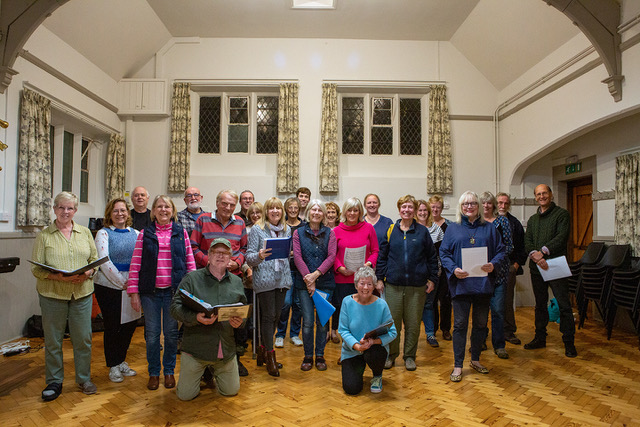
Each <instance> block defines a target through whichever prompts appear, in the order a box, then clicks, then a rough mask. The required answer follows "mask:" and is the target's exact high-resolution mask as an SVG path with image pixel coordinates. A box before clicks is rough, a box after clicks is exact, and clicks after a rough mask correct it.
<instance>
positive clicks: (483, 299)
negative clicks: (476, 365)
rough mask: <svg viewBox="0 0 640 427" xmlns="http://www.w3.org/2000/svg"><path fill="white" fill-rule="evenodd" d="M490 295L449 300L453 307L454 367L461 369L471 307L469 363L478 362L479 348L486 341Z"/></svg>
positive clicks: (463, 296) (464, 296)
mask: <svg viewBox="0 0 640 427" xmlns="http://www.w3.org/2000/svg"><path fill="white" fill-rule="evenodd" d="M490 301H491V295H460V296H457V297H455V298H453V299H452V300H451V305H453V334H452V335H453V358H454V365H453V366H454V367H456V368H462V364H463V363H464V354H465V347H466V344H467V331H468V329H469V312H470V311H471V306H473V314H472V322H473V323H472V327H471V361H478V360H480V348H481V347H482V343H483V342H484V340H485V339H487V319H488V318H489V302H490Z"/></svg>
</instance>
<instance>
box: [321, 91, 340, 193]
mask: <svg viewBox="0 0 640 427" xmlns="http://www.w3.org/2000/svg"><path fill="white" fill-rule="evenodd" d="M337 88H338V85H336V84H335V83H323V84H322V128H321V136H320V192H321V193H337V192H338V93H337Z"/></svg>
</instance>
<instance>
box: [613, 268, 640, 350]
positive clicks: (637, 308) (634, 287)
mask: <svg viewBox="0 0 640 427" xmlns="http://www.w3.org/2000/svg"><path fill="white" fill-rule="evenodd" d="M618 308H621V309H624V310H627V312H628V313H629V316H630V317H631V319H632V321H633V325H634V327H635V329H636V333H637V334H639V337H640V259H638V258H636V259H635V260H634V261H633V262H632V263H631V268H630V269H629V270H623V269H616V270H614V271H613V278H612V279H611V302H610V307H609V310H610V313H611V314H610V315H609V319H608V321H607V339H611V331H612V330H613V325H614V323H615V319H616V312H617V309H618Z"/></svg>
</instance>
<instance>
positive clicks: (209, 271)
mask: <svg viewBox="0 0 640 427" xmlns="http://www.w3.org/2000/svg"><path fill="white" fill-rule="evenodd" d="M534 194H535V198H536V201H537V203H538V205H539V207H538V211H537V213H536V214H535V215H533V216H532V217H531V218H530V219H529V221H528V224H527V231H526V233H525V232H524V230H523V227H522V224H521V223H520V221H519V220H518V219H516V218H515V217H513V216H512V215H511V214H510V213H509V210H510V203H511V200H510V197H509V195H508V194H505V193H498V195H497V197H495V196H493V194H491V193H489V192H485V193H483V194H482V195H481V196H478V195H477V194H476V193H473V192H470V191H467V192H465V193H463V194H462V196H461V197H460V199H459V201H458V204H457V209H456V210H457V218H456V221H455V222H454V221H450V220H448V219H445V218H443V217H442V215H441V214H442V211H443V209H444V200H443V199H442V197H441V196H438V195H435V196H433V197H431V198H430V199H429V200H428V201H426V200H417V199H415V198H414V197H413V196H411V195H406V196H403V197H401V198H400V199H399V200H398V201H397V208H398V215H399V219H398V220H397V221H395V222H394V221H392V220H391V219H390V218H387V217H385V216H383V215H381V214H380V213H379V208H380V199H379V197H378V196H377V195H375V194H368V195H367V196H365V198H364V204H363V203H362V202H361V201H360V200H359V199H358V198H355V197H353V198H349V199H348V200H347V201H346V202H345V203H344V205H343V206H342V209H341V208H340V207H339V206H338V205H337V204H336V203H334V202H329V203H324V202H322V201H320V200H318V199H311V192H310V191H309V189H308V188H304V187H302V188H300V189H299V190H298V192H297V194H296V197H292V198H290V199H287V200H286V201H285V202H284V203H283V202H282V201H281V200H280V199H278V198H276V197H271V198H269V199H268V200H266V201H265V202H264V204H261V203H259V202H256V201H255V198H254V195H253V193H252V192H251V191H248V190H245V191H243V192H242V193H240V195H238V194H236V193H235V192H234V191H231V190H223V191H221V192H220V193H218V195H217V197H216V210H215V211H214V212H205V211H204V210H203V209H202V200H203V196H202V193H201V192H200V190H199V189H198V188H195V187H189V188H187V189H186V190H185V192H184V202H185V205H186V207H185V209H184V210H182V211H180V212H178V211H177V209H176V206H175V204H174V203H173V201H172V199H171V198H170V197H168V196H166V195H159V196H157V197H156V198H155V199H154V200H153V203H152V206H151V209H148V208H147V204H148V201H149V194H148V192H147V191H146V189H144V188H143V187H137V188H135V189H134V191H133V193H132V196H131V202H132V204H133V209H131V210H129V208H128V206H127V202H126V200H125V199H122V198H116V199H114V200H111V201H110V202H109V203H108V204H107V207H106V209H105V217H104V228H103V229H101V230H99V231H98V232H97V235H96V237H95V241H94V238H93V236H92V234H91V232H90V231H89V230H88V229H87V228H85V227H83V226H81V225H79V224H77V223H76V222H74V221H73V217H74V214H75V213H76V211H77V207H78V199H77V197H76V196H75V195H73V194H71V193H68V192H62V193H60V194H59V195H58V196H56V198H55V200H54V206H53V208H54V213H55V216H56V219H55V221H54V222H53V223H52V224H51V225H50V226H49V227H47V228H45V229H44V230H43V231H42V232H41V233H40V234H39V235H38V236H37V238H36V242H35V245H34V249H33V259H34V261H36V262H39V263H42V264H45V265H47V266H51V267H54V268H57V269H60V270H74V269H76V268H80V267H83V266H85V265H87V264H89V263H91V262H93V261H96V260H98V259H99V258H102V257H104V256H108V261H107V262H106V263H104V264H102V265H101V266H100V267H99V268H96V269H92V270H89V271H87V272H85V273H82V274H79V275H65V274H62V273H53V272H51V271H49V270H47V269H45V268H42V267H40V266H37V265H34V266H33V267H32V271H33V274H34V276H36V278H37V279H38V281H37V291H38V294H39V299H40V306H41V309H42V316H43V327H44V332H45V365H46V383H47V386H46V388H45V389H44V390H43V392H42V399H43V400H45V401H50V400H53V399H55V398H57V397H58V396H59V395H60V393H61V392H62V382H63V379H64V372H63V364H62V339H63V336H64V333H65V327H66V325H67V320H68V327H69V333H70V335H71V338H72V344H73V348H74V363H75V367H76V382H77V384H78V385H79V387H80V389H81V391H82V392H84V393H86V394H93V393H95V392H96V386H95V385H94V384H93V383H92V382H91V377H90V364H91V305H92V297H91V295H92V293H93V292H94V289H95V295H96V299H97V301H98V304H99V306H100V309H101V312H102V316H103V318H104V328H105V331H104V352H105V360H106V364H107V367H108V368H109V379H110V380H111V381H113V382H121V381H123V380H124V378H125V377H127V376H133V375H136V372H135V371H134V370H133V369H131V368H130V367H129V365H128V363H127V362H126V355H127V350H128V348H129V345H130V342H131V338H132V335H133V332H134V330H135V327H136V324H137V319H136V318H135V316H133V318H132V316H131V315H130V313H129V311H130V310H129V306H130V307H131V309H132V310H133V311H135V312H140V311H142V312H143V313H144V325H145V331H144V337H145V341H146V352H147V363H148V374H149V380H148V383H147V388H148V389H150V390H155V389H158V388H159V385H160V374H161V372H162V374H163V384H164V387H165V388H173V387H175V386H176V379H175V376H174V374H175V372H174V370H175V366H176V355H177V354H178V351H180V354H181V365H180V366H181V367H180V370H181V371H180V376H179V380H178V382H177V396H178V397H179V398H180V399H182V400H190V399H193V398H194V397H196V396H197V395H198V393H199V392H200V386H201V381H204V382H205V383H207V384H208V385H210V386H213V385H214V383H215V387H216V388H217V390H218V392H219V393H220V394H222V395H235V394H237V393H238V390H239V387H240V382H239V376H243V375H248V371H247V369H246V367H244V366H243V364H242V362H241V361H240V356H241V355H242V354H243V352H244V350H245V348H246V347H247V341H248V339H249V332H250V331H251V328H256V329H257V330H258V331H259V338H258V340H257V342H255V343H254V349H255V350H256V353H257V365H258V366H263V365H264V366H265V367H266V370H267V373H268V374H269V375H271V376H274V377H278V376H280V369H282V364H281V363H279V362H278V361H277V357H276V350H275V348H278V347H282V346H283V341H284V338H285V336H286V329H287V322H288V321H289V318H290V337H291V342H292V343H293V344H294V345H301V346H302V347H303V350H304V357H303V359H302V363H301V365H300V369H301V370H302V371H309V370H311V369H313V367H314V366H315V368H316V369H317V370H319V371H324V370H326V369H327V361H326V360H325V358H324V351H325V347H326V344H327V342H328V341H332V342H335V343H339V342H340V341H342V350H341V357H340V360H339V361H338V363H339V364H341V369H342V385H343V389H344V391H345V392H346V393H348V394H357V393H359V392H360V391H361V390H362V388H363V376H364V372H365V368H366V366H369V367H370V368H371V370H372V373H373V377H372V379H371V383H370V390H371V392H374V393H377V392H380V391H382V372H383V369H391V368H392V367H393V366H395V362H396V359H397V358H398V357H399V356H400V344H401V343H400V331H401V330H402V329H403V328H404V341H403V343H402V357H403V359H402V360H403V362H404V366H405V368H406V369H407V370H409V371H413V370H415V369H417V365H416V352H417V348H418V341H419V336H420V322H421V321H422V322H423V324H424V328H425V333H426V339H427V344H428V345H430V346H432V347H438V346H439V343H438V341H437V338H436V331H437V330H438V328H440V329H441V331H442V338H443V339H445V340H452V341H453V353H454V367H453V371H452V372H451V375H450V379H451V381H453V382H458V381H461V379H462V368H463V362H464V357H465V346H466V342H467V332H468V325H469V315H470V313H472V328H471V329H472V331H471V348H470V353H471V365H470V366H471V367H472V368H473V369H474V370H476V371H478V372H480V373H483V374H486V373H488V372H489V370H488V368H486V367H485V366H484V365H483V364H481V363H480V354H481V352H482V350H484V349H486V339H487V337H488V328H487V323H488V316H489V313H491V325H492V328H491V329H492V331H491V343H492V346H493V350H494V352H495V353H496V355H497V356H498V357H500V358H508V357H509V355H508V353H507V352H506V350H505V342H507V341H508V342H510V343H513V344H520V340H519V339H518V338H517V336H516V335H515V332H516V325H515V318H514V313H513V293H514V287H515V277H516V275H517V274H522V271H523V270H522V266H523V265H524V263H525V262H526V260H527V259H529V260H530V268H531V276H532V284H533V290H534V295H535V298H536V309H535V316H536V319H535V337H534V338H533V340H532V341H531V342H529V343H528V344H525V346H524V348H525V349H536V348H542V347H544V346H545V345H546V326H547V323H548V312H547V308H546V304H547V300H548V288H549V287H551V288H552V290H553V293H554V296H555V297H556V299H557V300H558V304H559V307H560V313H561V326H560V329H561V331H562V333H563V341H564V344H565V354H566V356H567V357H575V356H576V355H577V351H576V349H575V346H574V333H575V327H574V324H573V315H572V310H571V304H570V302H569V297H568V288H567V283H566V280H565V279H559V280H554V281H550V282H544V281H543V280H542V278H541V275H540V271H539V268H540V269H543V270H544V269H547V268H548V265H547V262H546V260H547V259H549V258H555V257H558V256H562V255H565V254H566V244H567V239H568V234H569V215H568V212H567V211H566V210H564V209H562V208H560V207H558V206H556V205H555V203H554V202H553V194H552V192H551V189H550V188H549V187H548V186H547V185H544V184H542V185H539V186H538V187H536V189H535V191H534ZM238 203H240V211H239V212H238V213H235V214H234V211H235V209H236V205H237V204H238ZM481 208H482V210H480V209H481ZM270 238H290V239H291V254H290V256H289V257H285V258H278V257H272V256H271V255H272V253H271V249H267V246H266V245H265V241H266V240H267V239H270ZM470 254H473V256H474V257H475V259H477V260H482V262H481V263H480V265H479V266H478V267H477V268H475V267H474V268H472V269H470V268H469V267H468V266H467V265H466V263H465V260H467V259H469V257H471V256H472V255H470ZM94 275H95V277H94ZM94 283H95V285H96V286H95V288H94ZM178 289H183V290H185V291H187V292H188V293H190V294H192V295H194V296H196V297H197V298H200V299H202V300H204V301H206V302H208V303H209V304H211V305H220V304H234V303H240V304H247V303H248V302H251V301H252V300H253V299H254V297H255V300H256V301H257V308H258V310H257V313H258V315H257V316H256V318H253V319H245V318H243V317H231V318H229V319H228V320H226V321H218V319H217V316H216V315H211V316H210V317H208V316H207V315H206V313H197V312H195V311H193V310H191V309H190V308H189V307H187V306H186V305H185V304H184V303H183V300H182V299H181V297H180V292H177V290H178ZM316 293H317V295H314V294H316ZM314 297H315V298H317V297H320V298H325V299H326V300H327V301H329V302H331V303H332V304H333V306H334V307H335V313H334V315H333V320H332V321H325V322H321V320H320V317H319V316H318V313H317V312H316V310H315V303H314ZM472 307H473V310H471V308H472ZM452 308H453V333H451V332H450V330H451V312H452ZM290 312H291V314H290ZM179 323H181V324H182V328H181V329H179V328H178V325H179ZM300 331H301V332H302V339H301V340H300V338H299V333H300ZM161 335H162V336H163V338H164V339H163V340H162V342H161V340H160V336H161Z"/></svg>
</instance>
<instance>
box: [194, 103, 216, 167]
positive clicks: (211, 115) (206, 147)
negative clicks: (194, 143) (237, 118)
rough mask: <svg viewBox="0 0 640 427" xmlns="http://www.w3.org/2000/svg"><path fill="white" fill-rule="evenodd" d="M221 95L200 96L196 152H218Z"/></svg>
mask: <svg viewBox="0 0 640 427" xmlns="http://www.w3.org/2000/svg"><path fill="white" fill-rule="evenodd" d="M220 104H221V97H219V96H211V97H202V98H200V129H199V131H198V153H216V154H217V153H220V112H221V110H220Z"/></svg>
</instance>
